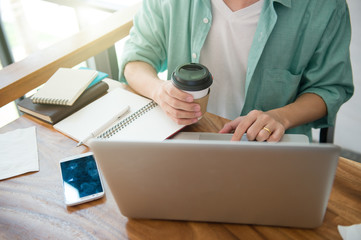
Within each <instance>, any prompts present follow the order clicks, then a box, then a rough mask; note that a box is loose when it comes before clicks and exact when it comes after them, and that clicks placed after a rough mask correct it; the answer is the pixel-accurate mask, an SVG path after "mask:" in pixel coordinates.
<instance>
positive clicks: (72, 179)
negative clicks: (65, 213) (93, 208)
mask: <svg viewBox="0 0 361 240" xmlns="http://www.w3.org/2000/svg"><path fill="white" fill-rule="evenodd" d="M60 170H61V176H62V180H63V189H64V198H65V204H66V205H67V206H73V205H77V204H80V203H84V202H89V201H92V200H95V199H98V198H101V197H103V196H104V187H103V183H102V179H101V175H100V173H99V169H98V166H97V163H96V161H95V159H94V156H93V153H92V152H88V153H84V154H80V155H76V156H71V157H67V158H64V159H62V160H60Z"/></svg>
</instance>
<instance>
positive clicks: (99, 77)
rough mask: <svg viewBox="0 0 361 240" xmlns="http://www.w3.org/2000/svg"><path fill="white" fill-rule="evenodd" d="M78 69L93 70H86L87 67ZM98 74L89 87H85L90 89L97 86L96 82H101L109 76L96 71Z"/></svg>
mask: <svg viewBox="0 0 361 240" xmlns="http://www.w3.org/2000/svg"><path fill="white" fill-rule="evenodd" d="M79 69H85V70H94V69H91V68H87V67H80V68H79ZM96 71H97V72H98V75H97V76H96V77H95V78H94V80H93V81H92V82H91V83H90V84H89V86H88V87H87V89H88V88H90V87H91V86H93V85H95V84H97V83H98V82H100V81H101V80H103V79H104V78H106V77H108V76H109V74H107V73H104V72H100V71H98V70H96Z"/></svg>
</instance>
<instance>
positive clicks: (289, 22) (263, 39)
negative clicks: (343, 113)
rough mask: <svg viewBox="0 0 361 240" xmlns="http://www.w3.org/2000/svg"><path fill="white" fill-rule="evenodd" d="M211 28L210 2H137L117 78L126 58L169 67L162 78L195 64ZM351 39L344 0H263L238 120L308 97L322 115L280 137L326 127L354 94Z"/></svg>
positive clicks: (163, 69)
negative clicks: (321, 106) (322, 106)
mask: <svg viewBox="0 0 361 240" xmlns="http://www.w3.org/2000/svg"><path fill="white" fill-rule="evenodd" d="M211 24H212V11H211V3H210V0H181V1H177V0H144V2H143V7H142V8H141V10H140V11H139V12H138V14H137V15H136V16H135V19H134V27H133V28H132V30H131V32H130V39H129V40H128V41H127V42H126V44H125V46H124V51H123V55H122V61H121V66H120V69H121V74H120V78H121V80H122V81H125V78H124V75H123V69H124V66H125V64H126V63H128V62H130V61H144V62H147V63H149V64H150V65H152V66H153V67H154V68H155V69H156V71H158V72H162V71H165V70H168V79H170V75H171V73H172V72H173V71H174V70H175V68H176V67H177V66H178V65H180V64H183V63H188V62H199V56H200V52H201V48H202V46H203V44H204V41H205V39H206V37H207V34H208V32H209V30H210V27H211ZM350 38H351V26H350V18H349V12H348V7H347V4H346V2H345V0H265V1H264V6H263V9H262V13H261V16H260V19H259V23H258V25H257V30H256V33H255V36H254V39H253V43H252V47H251V50H250V53H249V57H248V69H247V77H246V98H245V103H244V106H243V109H242V112H241V115H246V114H247V113H248V112H250V111H251V110H253V109H257V110H262V111H267V110H271V109H274V108H279V107H282V106H285V105H287V104H289V103H292V102H294V101H295V100H296V98H297V97H298V96H300V95H301V94H303V93H315V94H317V95H319V96H321V97H322V99H323V100H324V101H325V103H326V105H327V112H328V114H327V116H326V117H324V118H322V119H319V120H317V121H315V122H312V123H309V124H305V125H302V126H299V127H296V128H293V129H289V130H287V131H286V132H287V133H303V134H306V135H308V136H309V137H310V136H311V128H312V127H313V128H320V127H328V126H332V125H333V124H334V122H335V118H336V113H337V111H338V110H339V108H340V106H341V105H342V104H343V103H344V102H346V101H347V100H348V99H349V98H350V97H351V96H352V94H353V83H352V71H351V64H350V56H349V44H350ZM220 101H221V99H220ZM310 108H312V106H310Z"/></svg>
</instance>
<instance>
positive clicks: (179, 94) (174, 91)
mask: <svg viewBox="0 0 361 240" xmlns="http://www.w3.org/2000/svg"><path fill="white" fill-rule="evenodd" d="M165 90H166V92H167V93H168V95H169V96H171V97H173V98H176V99H178V100H180V101H183V102H188V103H191V102H193V101H194V99H193V96H192V95H191V94H189V93H186V92H183V91H182V90H180V89H178V88H176V87H175V86H174V85H173V84H172V83H171V82H170V81H169V82H167V84H166V85H165Z"/></svg>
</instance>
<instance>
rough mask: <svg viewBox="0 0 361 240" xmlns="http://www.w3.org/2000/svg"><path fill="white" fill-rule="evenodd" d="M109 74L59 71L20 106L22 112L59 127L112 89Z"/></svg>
mask: <svg viewBox="0 0 361 240" xmlns="http://www.w3.org/2000/svg"><path fill="white" fill-rule="evenodd" d="M107 76H108V75H107V74H106V73H102V72H98V71H95V70H91V69H86V68H82V69H72V68H59V69H58V70H57V71H56V72H55V73H54V74H53V76H52V77H51V78H50V79H49V80H48V81H47V82H46V83H45V84H44V86H43V87H41V88H40V89H39V91H37V92H36V93H35V94H34V95H33V96H31V97H28V98H25V99H23V100H22V101H20V102H19V103H18V107H19V110H20V111H22V112H25V113H28V114H30V115H32V116H34V117H37V118H39V119H42V120H44V121H46V122H49V123H51V124H55V123H57V122H59V121H60V120H62V119H64V118H65V117H67V116H69V115H71V114H72V113H74V112H76V111H78V110H79V109H81V108H83V107H84V106H86V105H88V104H89V103H91V102H93V101H94V100H96V99H97V98H99V97H100V96H102V95H103V94H105V93H106V91H107V90H108V84H106V83H105V82H103V81H101V80H102V79H104V78H105V77H107Z"/></svg>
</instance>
